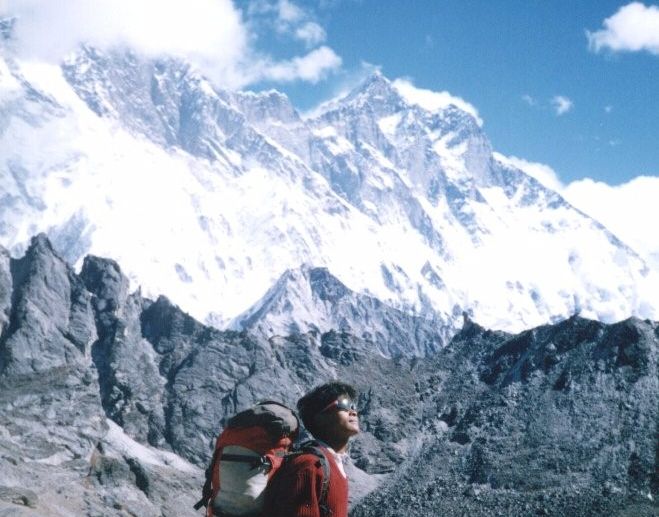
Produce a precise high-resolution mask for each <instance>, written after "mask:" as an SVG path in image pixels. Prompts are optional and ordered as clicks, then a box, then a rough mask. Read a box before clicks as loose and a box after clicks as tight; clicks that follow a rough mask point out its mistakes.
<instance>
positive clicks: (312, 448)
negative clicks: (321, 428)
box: [292, 440, 332, 517]
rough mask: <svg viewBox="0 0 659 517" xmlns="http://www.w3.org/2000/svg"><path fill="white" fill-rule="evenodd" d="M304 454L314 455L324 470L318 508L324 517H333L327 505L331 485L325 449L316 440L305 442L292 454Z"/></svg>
mask: <svg viewBox="0 0 659 517" xmlns="http://www.w3.org/2000/svg"><path fill="white" fill-rule="evenodd" d="M302 454H313V455H314V456H316V457H317V458H318V463H319V464H320V468H321V469H323V479H322V481H321V484H320V494H319V497H318V507H319V509H320V514H321V515H322V516H323V517H331V515H332V510H330V508H329V506H328V505H327V492H328V490H329V483H330V466H329V462H328V461H327V457H326V456H325V453H324V452H323V449H322V448H321V447H320V444H319V443H318V442H316V441H315V440H310V441H308V442H304V443H303V444H302V445H300V446H299V448H298V450H297V451H295V452H294V453H292V455H293V456H296V455H302Z"/></svg>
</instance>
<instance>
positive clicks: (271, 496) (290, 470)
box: [263, 382, 359, 517]
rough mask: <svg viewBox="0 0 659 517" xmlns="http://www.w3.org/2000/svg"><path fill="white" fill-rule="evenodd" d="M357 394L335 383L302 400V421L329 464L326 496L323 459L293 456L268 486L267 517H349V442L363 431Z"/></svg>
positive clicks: (265, 516) (266, 496) (265, 504)
mask: <svg viewBox="0 0 659 517" xmlns="http://www.w3.org/2000/svg"><path fill="white" fill-rule="evenodd" d="M356 395H357V393H356V392H355V389H354V388H353V387H352V386H350V385H349V384H345V383H342V382H330V383H327V384H323V385H321V386H318V387H316V388H314V389H313V390H311V391H310V392H309V393H307V394H306V395H304V396H303V397H302V398H301V399H300V400H299V401H298V403H297V408H298V411H299V413H300V418H301V419H302V423H303V424H304V427H306V429H307V431H309V433H311V435H312V436H313V437H314V439H315V441H316V442H317V443H318V444H319V445H320V450H321V452H322V454H323V455H324V456H325V458H326V460H327V464H328V466H329V483H327V480H326V485H325V489H326V493H325V494H323V478H324V474H323V468H322V464H321V462H320V461H319V458H318V456H316V455H314V454H313V453H306V454H301V455H298V456H294V457H292V458H291V459H289V460H287V462H286V463H285V465H284V466H283V467H282V468H281V469H280V470H279V472H277V474H276V475H275V476H274V478H273V479H272V480H271V481H270V483H269V484H268V489H267V491H266V494H265V501H264V511H263V517H347V516H348V479H347V476H346V473H345V470H344V468H343V462H344V460H346V459H347V455H348V453H347V449H348V442H349V441H350V438H351V437H353V436H355V435H356V434H357V433H359V418H358V417H357V409H356V406H355V399H356Z"/></svg>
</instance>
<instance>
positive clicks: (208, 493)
mask: <svg viewBox="0 0 659 517" xmlns="http://www.w3.org/2000/svg"><path fill="white" fill-rule="evenodd" d="M220 450H221V449H220V448H219V447H217V448H215V450H214V451H213V457H212V458H211V462H210V465H208V468H207V469H206V481H205V482H204V488H202V489H201V499H199V501H197V502H196V503H195V505H194V509H195V510H199V508H201V507H202V506H205V507H208V504H209V502H210V500H211V497H212V496H213V487H212V481H213V469H214V468H215V462H216V461H217V456H218V454H219V452H220Z"/></svg>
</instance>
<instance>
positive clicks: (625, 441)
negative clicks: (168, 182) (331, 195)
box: [0, 236, 659, 517]
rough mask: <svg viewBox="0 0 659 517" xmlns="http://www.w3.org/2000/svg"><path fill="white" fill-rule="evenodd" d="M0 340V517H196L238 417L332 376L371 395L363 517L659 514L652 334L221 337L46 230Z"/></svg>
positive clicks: (590, 327)
mask: <svg viewBox="0 0 659 517" xmlns="http://www.w3.org/2000/svg"><path fill="white" fill-rule="evenodd" d="M0 330H1V334H0V515H26V516H27V515H40V516H44V515H46V516H51V515H52V516H55V515H89V516H91V515H99V516H100V515H139V516H151V515H154V516H175V515H176V516H179V515H195V513H194V512H193V510H192V508H191V505H192V503H193V502H194V500H195V498H196V497H197V492H198V489H199V486H200V485H201V483H202V470H203V467H204V466H205V463H206V462H207V460H208V457H209V455H210V452H211V450H210V445H211V442H212V439H213V437H214V435H215V434H216V433H217V431H218V428H219V426H220V425H221V424H222V423H223V422H225V421H226V419H227V417H228V416H229V415H231V414H232V413H233V412H235V411H236V410H237V409H241V408H244V407H245V406H247V405H250V404H251V403H253V402H254V401H256V400H258V399H261V398H266V397H267V398H278V399H281V400H282V401H284V402H287V403H289V404H294V402H295V400H296V399H297V398H298V397H299V396H300V395H301V394H302V393H303V392H304V391H305V390H307V389H308V388H309V387H311V386H313V385H315V384H317V383H319V382H322V381H324V380H327V379H330V378H335V377H338V378H341V379H345V380H347V381H349V382H352V383H354V384H355V385H356V386H357V387H358V388H359V390H360V392H361V396H360V405H361V408H362V412H361V418H362V428H363V433H362V434H361V435H360V437H359V439H358V440H356V441H355V442H354V444H353V447H352V450H351V456H352V459H353V463H354V465H353V467H352V469H351V471H352V477H353V479H354V482H353V500H354V505H353V511H352V514H353V515H355V516H382V517H385V516H394V515H401V516H407V515H497V514H499V515H655V514H656V513H657V506H656V502H655V501H656V498H657V496H658V495H659V494H658V490H659V478H658V475H657V468H658V464H659V460H658V454H659V452H658V446H657V442H658V440H657V438H658V436H657V432H658V425H659V419H658V413H659V377H658V375H657V373H658V372H657V356H658V349H659V347H658V343H659V336H658V334H659V331H658V327H657V324H655V323H652V322H648V321H639V320H634V319H632V320H628V321H625V322H621V323H618V324H616V325H604V324H601V323H597V322H593V321H588V320H584V319H581V318H576V317H575V318H572V319H570V320H568V321H565V322H562V323H560V324H557V325H553V326H546V327H540V328H537V329H534V330H531V331H527V332H524V333H522V334H520V335H517V336H511V335H507V334H504V333H500V332H492V331H488V330H485V329H482V328H480V327H478V326H477V325H476V324H474V323H473V322H471V321H469V320H467V321H466V322H465V325H464V328H463V329H462V331H461V332H460V333H459V334H458V335H457V336H455V338H454V339H453V340H452V342H451V343H450V344H449V345H448V346H447V347H446V348H444V349H441V350H439V351H438V352H437V353H436V354H434V355H433V356H432V357H428V358H425V359H424V358H405V357H400V358H393V359H386V358H384V357H382V356H381V355H380V354H379V353H378V352H377V347H376V346H375V345H374V344H373V343H371V342H369V341H367V340H364V339H360V338H357V337H355V336H353V335H351V334H349V333H346V332H340V331H330V332H327V333H324V334H321V333H308V334H294V335H291V336H287V337H272V338H270V339H266V338H264V337H262V336H261V335H258V334H255V335H250V334H247V333H238V332H221V331H218V330H216V329H213V328H210V327H206V326H204V325H202V324H200V323H199V322H197V321H195V320H193V319H192V318H190V317H189V316H187V315H186V314H185V313H183V312H182V311H180V310H179V309H178V308H177V307H175V306H173V305H172V304H171V303H169V302H168V301H167V300H166V299H165V298H159V299H158V300H156V301H151V300H147V299H144V298H142V297H141V295H140V293H139V291H137V292H134V293H130V292H129V286H128V282H127V280H126V278H125V277H124V276H123V275H122V273H121V271H120V269H119V266H118V265H117V264H116V263H114V262H113V261H111V260H107V259H100V258H96V257H88V258H87V259H86V260H85V262H84V266H83V268H82V270H81V272H80V274H76V273H75V272H74V271H73V270H72V269H71V267H70V266H68V265H67V264H66V263H65V262H64V261H63V260H61V259H60V258H59V257H58V256H57V255H56V254H55V253H54V252H53V250H52V248H51V246H50V244H49V242H48V241H47V239H46V238H45V237H43V236H39V237H36V238H35V239H34V240H33V242H32V245H31V247H30V249H29V250H28V251H27V253H26V255H25V256H24V257H23V258H21V259H18V260H16V259H11V258H10V257H9V255H8V254H7V253H6V252H2V253H0ZM402 346H404V344H402V345H401V347H402ZM376 486H377V487H378V489H377V490H375V491H374V492H372V493H371V494H370V495H366V494H367V492H369V491H370V490H372V489H373V488H374V487H376ZM364 496H365V497H364Z"/></svg>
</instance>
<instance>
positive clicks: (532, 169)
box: [494, 152, 564, 192]
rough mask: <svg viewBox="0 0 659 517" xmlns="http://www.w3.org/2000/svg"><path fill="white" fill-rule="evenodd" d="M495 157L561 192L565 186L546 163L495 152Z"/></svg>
mask: <svg viewBox="0 0 659 517" xmlns="http://www.w3.org/2000/svg"><path fill="white" fill-rule="evenodd" d="M494 158H495V159H496V160H498V161H500V162H501V163H503V164H505V165H509V166H511V167H515V168H517V169H519V170H521V171H522V172H525V173H526V174H528V175H529V176H531V177H533V178H535V179H536V180H538V181H539V182H540V183H542V184H543V185H544V186H545V187H547V188H550V189H552V190H555V191H556V192H561V191H562V190H563V188H564V186H563V183H562V182H561V180H560V179H559V177H558V174H556V171H554V169H552V168H551V167H550V166H549V165H545V164H544V163H537V162H530V161H528V160H524V159H523V158H517V157H516V156H504V155H502V154H500V153H497V152H495V153H494Z"/></svg>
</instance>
